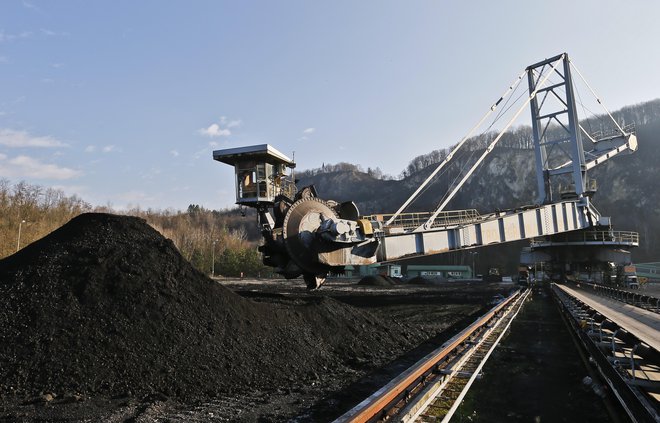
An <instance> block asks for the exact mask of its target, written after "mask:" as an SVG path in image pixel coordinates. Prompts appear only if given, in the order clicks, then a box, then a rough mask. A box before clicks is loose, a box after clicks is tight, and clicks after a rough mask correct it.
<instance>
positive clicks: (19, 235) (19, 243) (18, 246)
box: [16, 219, 25, 252]
mask: <svg viewBox="0 0 660 423" xmlns="http://www.w3.org/2000/svg"><path fill="white" fill-rule="evenodd" d="M23 223H25V219H23V220H21V221H20V222H18V241H16V252H18V250H20V249H21V226H23Z"/></svg>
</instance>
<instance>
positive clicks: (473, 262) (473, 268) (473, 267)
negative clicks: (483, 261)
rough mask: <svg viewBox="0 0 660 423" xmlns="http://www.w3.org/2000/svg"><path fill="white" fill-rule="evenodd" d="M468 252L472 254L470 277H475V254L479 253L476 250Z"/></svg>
mask: <svg viewBox="0 0 660 423" xmlns="http://www.w3.org/2000/svg"><path fill="white" fill-rule="evenodd" d="M470 254H472V279H476V278H477V268H476V266H475V264H476V260H477V254H479V253H478V252H477V251H470Z"/></svg>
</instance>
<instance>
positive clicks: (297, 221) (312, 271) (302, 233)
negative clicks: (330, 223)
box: [282, 197, 337, 289]
mask: <svg viewBox="0 0 660 423" xmlns="http://www.w3.org/2000/svg"><path fill="white" fill-rule="evenodd" d="M326 219H337V215H336V214H335V212H334V211H333V210H332V208H331V207H330V206H329V205H328V204H327V203H326V202H325V201H323V200H321V199H319V198H317V197H308V198H301V199H300V200H298V201H296V202H295V203H293V204H292V205H291V207H290V208H289V210H288V212H287V214H286V216H285V217H284V223H283V225H282V235H283V238H284V244H285V246H286V250H287V252H288V253H289V257H290V258H291V260H293V261H294V263H296V264H297V265H298V266H299V267H300V268H301V269H302V270H303V277H304V278H305V282H306V283H307V286H308V287H311V289H316V288H318V287H319V286H321V284H322V283H323V282H324V281H325V276H326V275H327V273H328V270H330V269H329V267H328V266H327V265H324V264H322V263H319V261H318V253H319V248H318V240H317V238H316V230H317V229H318V228H319V226H321V222H323V221H324V220H326Z"/></svg>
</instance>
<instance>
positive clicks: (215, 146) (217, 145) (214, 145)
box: [209, 141, 220, 148]
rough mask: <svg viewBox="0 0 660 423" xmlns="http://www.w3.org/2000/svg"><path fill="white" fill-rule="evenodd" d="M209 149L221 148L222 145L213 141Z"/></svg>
mask: <svg viewBox="0 0 660 423" xmlns="http://www.w3.org/2000/svg"><path fill="white" fill-rule="evenodd" d="M209 147H211V148H217V147H220V143H219V142H217V141H211V142H209Z"/></svg>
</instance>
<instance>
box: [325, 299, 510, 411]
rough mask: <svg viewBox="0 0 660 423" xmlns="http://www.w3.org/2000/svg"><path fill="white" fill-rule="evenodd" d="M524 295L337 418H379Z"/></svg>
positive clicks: (501, 305)
mask: <svg viewBox="0 0 660 423" xmlns="http://www.w3.org/2000/svg"><path fill="white" fill-rule="evenodd" d="M520 295H521V291H516V292H515V293H513V294H511V295H510V296H509V297H507V298H506V299H505V300H504V301H502V302H501V303H499V304H498V305H496V306H495V307H493V308H492V309H491V310H490V311H488V312H487V313H486V314H484V315H483V316H481V317H480V318H479V319H477V320H476V321H475V322H474V323H472V324H471V325H470V326H468V327H467V328H465V329H464V330H463V331H461V332H460V333H459V334H457V335H456V336H454V337H453V338H452V339H450V340H449V341H447V342H446V343H445V344H443V345H442V346H441V347H440V348H438V349H437V350H435V351H433V352H431V353H430V354H428V355H427V356H426V357H424V358H423V359H422V360H420V361H419V362H417V363H416V364H414V365H413V366H412V367H410V368H409V369H408V370H406V371H405V372H403V373H402V374H401V375H399V376H397V377H396V378H394V379H393V380H392V381H391V382H390V383H388V384H387V385H385V386H384V387H382V388H381V389H379V390H378V391H376V392H374V393H373V394H372V395H371V396H369V397H368V398H367V399H365V400H364V401H362V402H361V403H359V404H358V405H357V406H355V407H354V408H352V409H351V410H349V411H348V412H347V413H345V414H344V415H342V416H340V417H339V418H337V419H336V420H335V422H336V423H344V422H352V423H362V422H370V421H372V420H373V419H375V418H377V417H378V416H379V415H381V413H382V412H383V411H384V410H385V409H386V408H387V406H388V405H390V404H391V403H393V402H394V401H396V400H397V399H398V398H399V396H400V395H401V394H404V393H405V392H406V391H407V390H409V389H410V388H411V387H413V385H415V384H416V383H417V382H418V381H419V380H420V379H421V378H423V377H424V376H425V375H426V374H428V373H429V372H430V371H432V370H433V368H434V367H435V366H436V365H437V364H438V363H439V362H440V361H442V360H443V359H444V358H446V357H448V356H449V355H450V354H451V353H452V352H453V351H454V350H456V349H457V348H458V347H459V346H460V345H461V344H462V343H463V342H464V341H465V340H467V339H468V338H469V337H470V336H471V335H472V334H473V333H474V332H475V331H477V330H478V329H480V328H481V327H482V326H484V325H485V324H487V323H488V322H489V321H490V320H491V319H492V318H493V316H495V315H496V314H497V313H498V312H500V311H501V310H502V309H504V308H505V307H506V306H508V305H509V304H510V303H511V302H512V301H514V300H515V299H516V298H518V296H520Z"/></svg>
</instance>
